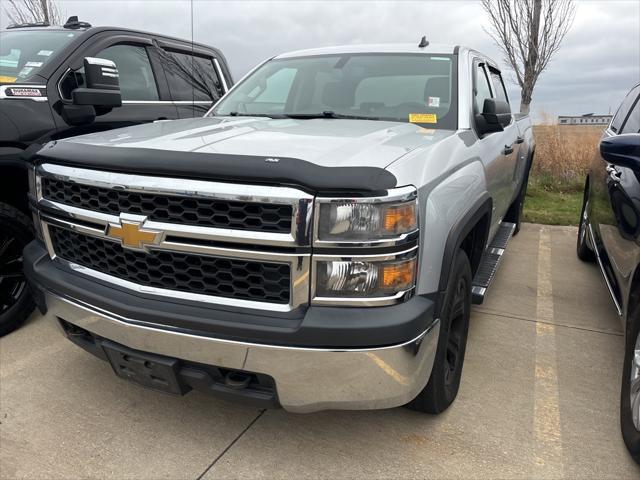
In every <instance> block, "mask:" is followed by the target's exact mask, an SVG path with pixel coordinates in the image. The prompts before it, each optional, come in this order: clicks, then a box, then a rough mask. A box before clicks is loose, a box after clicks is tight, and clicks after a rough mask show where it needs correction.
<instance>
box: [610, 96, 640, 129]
mask: <svg viewBox="0 0 640 480" xmlns="http://www.w3.org/2000/svg"><path fill="white" fill-rule="evenodd" d="M638 93H640V85H638V86H637V87H636V88H634V89H633V90H631V91H630V92H629V94H628V95H627V96H626V97H625V99H624V100H623V101H622V105H620V108H618V111H617V112H616V115H615V116H614V117H613V120H612V121H611V127H610V128H611V130H613V131H614V132H616V133H620V127H622V124H623V122H624V119H625V118H627V115H628V113H629V110H630V109H631V107H632V106H633V102H635V101H636V98H638Z"/></svg>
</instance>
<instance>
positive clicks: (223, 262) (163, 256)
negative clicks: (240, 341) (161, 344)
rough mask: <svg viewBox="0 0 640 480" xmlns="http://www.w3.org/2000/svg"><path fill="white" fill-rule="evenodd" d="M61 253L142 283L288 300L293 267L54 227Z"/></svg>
mask: <svg viewBox="0 0 640 480" xmlns="http://www.w3.org/2000/svg"><path fill="white" fill-rule="evenodd" d="M49 232H50V235H51V242H52V244H53V249H54V251H55V252H56V255H58V256H59V257H61V258H63V259H65V260H68V261H70V262H74V263H77V264H79V265H82V266H85V267H88V268H91V269H93V270H97V271H99V272H102V273H105V274H108V275H112V276H114V277H117V278H121V279H123V280H128V281H130V282H134V283H136V284H139V285H144V286H149V287H156V288H163V289H168V290H176V291H183V292H189V293H197V294H202V295H212V296H217V297H227V298H235V299H242V300H252V301H257V302H270V303H279V304H288V303H289V297H290V293H289V291H290V276H291V273H290V266H289V265H286V264H279V263H265V262H256V261H247V260H236V259H228V258H220V257H211V256H207V255H198V254H191V253H181V252H169V251H157V250H156V251H154V250H152V251H150V252H137V251H133V250H126V249H124V248H122V246H121V245H119V244H117V243H115V242H111V241H108V240H102V239H100V238H96V237H91V236H87V235H82V234H79V233H76V232H73V231H71V230H67V229H64V228H59V227H53V226H49Z"/></svg>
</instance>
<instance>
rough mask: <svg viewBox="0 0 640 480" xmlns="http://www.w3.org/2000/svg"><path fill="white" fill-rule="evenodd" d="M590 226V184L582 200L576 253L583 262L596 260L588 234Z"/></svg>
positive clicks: (585, 189) (586, 187)
mask: <svg viewBox="0 0 640 480" xmlns="http://www.w3.org/2000/svg"><path fill="white" fill-rule="evenodd" d="M588 228H589V184H588V183H587V185H586V186H585V188H584V198H583V200H582V211H581V213H580V226H579V227H578V241H577V244H576V253H577V255H578V258H579V259H580V260H582V261H583V262H589V263H593V262H595V261H596V254H595V253H594V252H593V250H592V249H591V247H590V246H589V243H588V239H587V235H588V231H587V230H588Z"/></svg>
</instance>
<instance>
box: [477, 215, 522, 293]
mask: <svg viewBox="0 0 640 480" xmlns="http://www.w3.org/2000/svg"><path fill="white" fill-rule="evenodd" d="M515 229H516V225H515V223H508V222H502V224H501V225H500V228H499V229H498V232H497V233H496V235H495V237H493V240H491V242H490V243H489V245H488V246H487V248H486V250H485V252H484V254H483V255H482V259H481V260H480V266H479V267H478V271H477V272H476V275H475V277H473V283H472V285H471V301H472V303H474V304H475V305H481V304H482V302H484V297H485V295H486V293H487V290H488V289H489V286H491V282H492V281H493V278H494V277H495V275H496V272H497V271H498V265H500V260H502V256H503V255H504V252H505V251H506V249H507V245H508V243H509V240H510V239H511V237H512V236H513V232H514V231H515Z"/></svg>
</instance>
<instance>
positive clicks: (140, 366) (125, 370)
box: [102, 341, 190, 395]
mask: <svg viewBox="0 0 640 480" xmlns="http://www.w3.org/2000/svg"><path fill="white" fill-rule="evenodd" d="M102 348H103V349H104V351H105V353H106V354H107V358H108V359H109V363H111V367H112V368H113V371H114V372H115V374H116V375H117V376H118V377H120V378H124V379H125V380H129V381H130V382H133V383H136V384H138V385H141V386H143V387H146V388H150V389H153V390H158V391H160V392H165V393H171V394H174V395H184V394H185V393H187V391H189V390H190V388H189V387H187V386H183V384H182V383H181V382H180V381H179V379H178V372H179V370H180V361H179V360H178V359H175V358H171V357H164V356H161V355H155V354H152V353H145V352H139V351H137V350H132V349H130V348H127V347H124V346H122V345H118V344H115V343H111V342H109V341H103V342H102Z"/></svg>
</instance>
